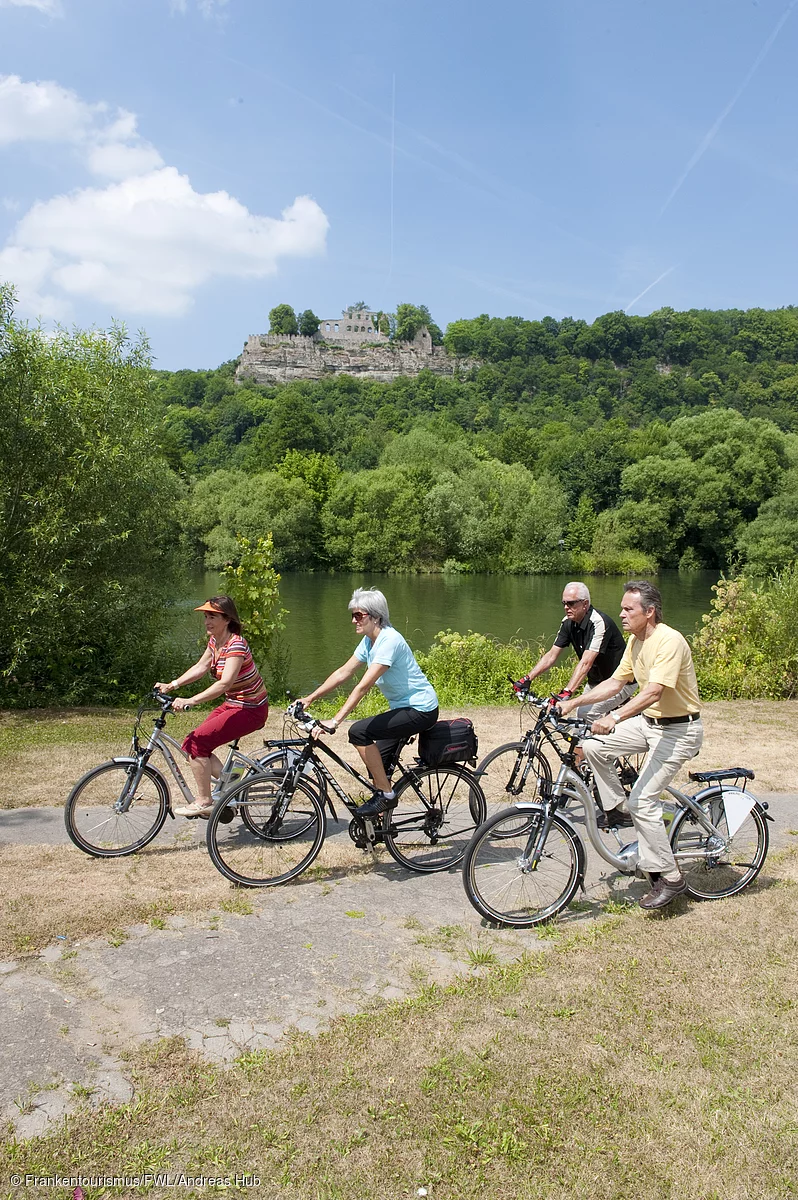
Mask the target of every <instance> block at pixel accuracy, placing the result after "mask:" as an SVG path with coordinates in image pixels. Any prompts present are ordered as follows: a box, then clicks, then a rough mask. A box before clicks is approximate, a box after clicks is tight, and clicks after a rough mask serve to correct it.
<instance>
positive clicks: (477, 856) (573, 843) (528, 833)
mask: <svg viewBox="0 0 798 1200" xmlns="http://www.w3.org/2000/svg"><path fill="white" fill-rule="evenodd" d="M538 813H539V819H540V820H542V819H543V815H544V813H543V809H539V810H538ZM531 816H532V814H531V813H530V811H529V810H528V809H526V808H524V809H522V810H519V809H516V808H505V809H503V810H502V811H500V812H498V813H494V815H493V816H492V817H489V818H488V819H487V821H485V822H484V823H483V824H482V825H480V827H479V829H478V830H477V831H476V833H475V834H474V836H473V838H472V839H471V841H470V843H469V845H468V848H467V849H466V852H465V857H464V859H463V886H464V887H465V893H466V896H467V897H468V899H469V901H470V903H471V904H472V905H473V906H474V908H475V909H476V910H477V912H478V913H480V914H481V915H482V916H483V917H485V919H486V920H488V921H490V922H491V923H492V924H494V925H509V926H511V927H512V928H515V929H523V928H528V927H529V926H532V925H540V924H542V923H543V922H545V921H550V920H551V919H552V918H553V917H556V916H557V914H558V913H561V912H562V911H563V909H564V908H567V907H568V905H569V904H570V903H571V901H572V900H573V898H574V895H575V894H576V890H577V888H578V887H579V884H580V882H581V878H582V872H583V863H584V850H583V848H582V846H581V843H580V842H579V840H578V835H577V834H576V833H575V831H574V830H573V829H572V828H571V827H570V826H569V825H568V824H567V823H566V822H565V821H563V820H562V818H561V817H559V816H557V815H556V814H555V815H554V816H553V817H552V820H551V826H550V828H549V832H548V835H547V837H546V842H545V844H544V847H543V854H542V856H541V859H540V862H539V863H538V866H537V869H536V870H535V871H525V870H524V869H523V865H522V859H523V857H524V855H525V853H526V852H527V850H528V846H529V840H530V837H534V831H533V830H532V829H531V827H530V824H531V823H530V818H531Z"/></svg>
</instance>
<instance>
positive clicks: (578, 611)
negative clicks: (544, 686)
mask: <svg viewBox="0 0 798 1200" xmlns="http://www.w3.org/2000/svg"><path fill="white" fill-rule="evenodd" d="M562 606H563V608H564V609H565V618H564V620H563V622H562V624H561V625H560V630H559V633H558V634H557V637H556V638H555V640H554V645H553V646H552V648H551V650H548V651H547V652H546V653H545V654H544V655H543V657H542V658H541V659H540V661H539V662H537V663H536V664H535V666H534V667H533V668H532V670H531V671H530V672H529V674H528V675H526V676H525V677H524V678H525V679H526V680H527V681H528V682H530V683H531V682H532V680H533V679H535V678H537V676H538V675H543V674H544V672H546V671H548V670H550V669H551V668H552V667H553V666H554V664H555V663H556V661H557V659H558V658H559V657H560V655H561V654H562V652H563V650H565V649H566V648H567V647H568V646H573V648H574V651H575V652H576V657H577V660H578V661H577V663H576V666H575V667H574V670H573V673H572V675H571V678H570V679H569V680H568V685H567V687H564V688H563V690H562V691H561V692H560V697H561V699H563V700H567V699H570V697H571V696H573V694H574V693H575V692H577V691H578V690H579V688H580V687H581V686H582V684H583V683H584V682H585V680H586V681H587V682H586V684H585V703H584V705H582V706H581V707H580V708H579V709H578V710H577V716H579V717H582V718H584V719H585V720H587V721H592V720H595V718H596V717H598V716H601V714H602V713H607V712H611V711H612V709H613V708H617V707H618V706H619V705H621V704H623V703H625V701H626V700H628V699H629V697H630V696H631V695H632V693H633V692H634V690H635V689H634V685H633V684H625V685H624V687H623V688H622V689H621V691H620V692H618V693H617V694H616V695H615V696H612V697H611V698H610V699H609V700H605V701H603V702H602V703H599V704H591V703H590V689H591V688H593V687H595V686H596V684H598V683H603V681H604V680H605V679H609V677H610V676H611V675H612V673H613V671H614V670H615V668H616V667H617V666H618V663H619V662H620V661H621V659H622V658H623V652H624V650H625V649H626V643H625V642H624V640H623V634H622V633H621V631H620V629H619V628H618V626H617V625H616V624H615V622H614V621H613V619H612V617H608V616H607V614H606V613H603V612H599V610H598V609H597V608H594V607H593V605H592V604H591V603H590V592H589V591H588V589H587V588H586V587H585V585H584V584H583V583H569V584H567V585H566V587H565V588H564V590H563V594H562Z"/></svg>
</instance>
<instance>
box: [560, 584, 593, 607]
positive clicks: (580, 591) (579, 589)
mask: <svg viewBox="0 0 798 1200" xmlns="http://www.w3.org/2000/svg"><path fill="white" fill-rule="evenodd" d="M569 588H576V598H577V600H587V602H588V604H589V603H590V591H589V590H588V587H587V585H586V584H584V583H576V582H574V583H566V585H565V587H564V588H563V592H567V591H568V589H569Z"/></svg>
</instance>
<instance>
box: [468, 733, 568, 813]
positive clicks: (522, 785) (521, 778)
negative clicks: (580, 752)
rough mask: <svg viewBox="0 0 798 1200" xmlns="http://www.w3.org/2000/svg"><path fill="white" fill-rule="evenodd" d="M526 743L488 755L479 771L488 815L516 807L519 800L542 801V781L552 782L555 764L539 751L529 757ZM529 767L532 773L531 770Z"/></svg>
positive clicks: (478, 768) (497, 750)
mask: <svg viewBox="0 0 798 1200" xmlns="http://www.w3.org/2000/svg"><path fill="white" fill-rule="evenodd" d="M526 745H527V743H526V742H507V743H506V744H505V745H503V746H497V747H496V749H495V750H491V752H490V754H487V755H486V756H485V757H484V758H483V759H482V761H481V762H480V764H479V766H478V767H477V769H476V776H477V778H478V779H479V785H480V787H481V788H482V791H483V792H484V794H485V803H486V805H487V810H488V816H491V815H492V814H493V813H494V812H497V811H498V810H499V809H500V808H506V806H507V805H508V804H512V802H513V799H514V798H515V797H518V798H521V797H523V799H524V800H531V801H535V800H538V799H540V781H541V779H542V780H543V781H544V783H551V779H552V773H551V765H550V764H549V762H548V760H547V759H546V758H544V756H543V755H542V754H541V752H540V751H539V750H533V751H532V753H531V754H525V753H524V750H525V748H526ZM527 766H529V770H527Z"/></svg>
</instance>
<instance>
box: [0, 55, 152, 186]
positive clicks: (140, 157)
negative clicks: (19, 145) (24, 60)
mask: <svg viewBox="0 0 798 1200" xmlns="http://www.w3.org/2000/svg"><path fill="white" fill-rule="evenodd" d="M30 141H37V142H60V143H66V144H67V145H71V146H72V147H73V148H74V149H75V152H76V153H77V154H78V155H79V157H80V158H82V160H83V161H84V162H85V164H86V166H88V168H89V170H90V171H91V172H92V174H94V175H104V176H107V177H108V178H109V179H125V178H126V177H127V176H128V175H138V174H141V173H142V172H144V171H151V170H153V169H154V168H155V167H162V166H163V165H164V163H163V159H162V158H161V156H160V154H159V153H158V151H157V150H156V149H155V147H154V146H151V145H150V143H149V142H145V141H144V140H143V138H142V137H141V136H140V134H139V132H138V129H137V128H136V117H135V115H134V114H133V113H130V112H127V111H126V110H125V109H119V110H118V111H117V112H116V114H114V115H113V116H112V115H110V114H109V108H108V105H107V104H102V103H100V104H86V102H85V101H84V100H81V99H80V97H79V96H78V95H77V93H76V92H73V91H71V90H70V89H69V88H65V87H61V86H60V85H59V84H57V83H53V82H52V81H46V82H44V83H26V82H24V81H23V80H22V79H20V77H19V76H18V75H2V76H0V146H3V145H10V144H11V143H12V142H30Z"/></svg>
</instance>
